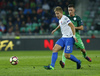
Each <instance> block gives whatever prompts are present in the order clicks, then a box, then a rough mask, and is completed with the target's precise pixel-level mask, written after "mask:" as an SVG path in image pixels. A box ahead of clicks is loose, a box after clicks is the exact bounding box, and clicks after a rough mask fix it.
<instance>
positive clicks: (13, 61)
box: [10, 56, 18, 65]
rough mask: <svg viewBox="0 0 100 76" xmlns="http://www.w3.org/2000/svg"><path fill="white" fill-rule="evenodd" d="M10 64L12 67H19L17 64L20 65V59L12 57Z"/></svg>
mask: <svg viewBox="0 0 100 76" xmlns="http://www.w3.org/2000/svg"><path fill="white" fill-rule="evenodd" d="M10 63H11V64H12V65H17V64H18V57H16V56H12V57H11V58H10Z"/></svg>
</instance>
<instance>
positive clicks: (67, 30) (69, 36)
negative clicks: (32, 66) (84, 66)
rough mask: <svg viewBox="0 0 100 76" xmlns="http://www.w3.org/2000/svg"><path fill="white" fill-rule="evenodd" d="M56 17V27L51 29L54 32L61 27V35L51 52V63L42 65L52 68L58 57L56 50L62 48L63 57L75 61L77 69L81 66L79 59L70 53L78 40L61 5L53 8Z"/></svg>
mask: <svg viewBox="0 0 100 76" xmlns="http://www.w3.org/2000/svg"><path fill="white" fill-rule="evenodd" d="M54 12H55V15H56V17H57V18H58V19H59V25H58V27H57V28H56V29H55V30H54V31H52V33H54V32H55V31H56V30H57V29H59V28H61V33H62V37H61V38H60V39H59V40H58V41H57V42H56V43H55V46H54V48H53V53H52V59H51V64H50V65H48V66H44V68H45V69H47V70H54V67H55V62H56V60H57V57H58V51H59V50H61V49H62V48H64V54H65V57H66V58H67V59H69V60H71V61H74V62H76V64H77V69H80V68H81V61H80V60H78V59H77V58H76V57H75V56H74V55H71V54H70V53H72V51H73V45H74V43H75V42H78V41H77V39H76V37H75V27H74V25H73V23H72V22H71V21H70V19H69V18H68V17H67V16H65V15H63V10H62V8H61V7H59V6H57V7H56V8H55V9H54Z"/></svg>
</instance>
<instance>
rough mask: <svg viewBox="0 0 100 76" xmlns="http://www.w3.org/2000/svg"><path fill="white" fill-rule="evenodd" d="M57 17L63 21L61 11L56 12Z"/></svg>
mask: <svg viewBox="0 0 100 76" xmlns="http://www.w3.org/2000/svg"><path fill="white" fill-rule="evenodd" d="M55 15H56V17H57V18H58V19H61V17H62V13H61V12H59V11H55Z"/></svg>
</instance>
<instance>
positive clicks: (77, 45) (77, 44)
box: [75, 35, 85, 49]
mask: <svg viewBox="0 0 100 76" xmlns="http://www.w3.org/2000/svg"><path fill="white" fill-rule="evenodd" d="M75 36H76V38H77V40H78V42H75V46H76V48H78V49H79V48H80V49H85V46H84V44H83V42H82V39H81V37H80V35H75Z"/></svg>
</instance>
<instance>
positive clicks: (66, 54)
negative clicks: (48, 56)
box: [65, 53, 81, 69]
mask: <svg viewBox="0 0 100 76" xmlns="http://www.w3.org/2000/svg"><path fill="white" fill-rule="evenodd" d="M65 57H66V58H67V59H70V60H71V61H74V62H76V63H77V69H80V68H81V61H80V60H78V59H77V58H76V57H75V56H74V55H70V54H69V53H65Z"/></svg>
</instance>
